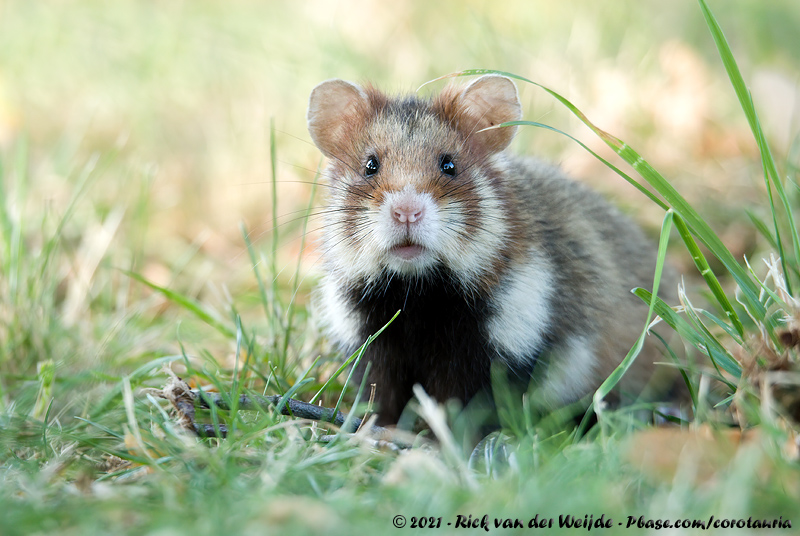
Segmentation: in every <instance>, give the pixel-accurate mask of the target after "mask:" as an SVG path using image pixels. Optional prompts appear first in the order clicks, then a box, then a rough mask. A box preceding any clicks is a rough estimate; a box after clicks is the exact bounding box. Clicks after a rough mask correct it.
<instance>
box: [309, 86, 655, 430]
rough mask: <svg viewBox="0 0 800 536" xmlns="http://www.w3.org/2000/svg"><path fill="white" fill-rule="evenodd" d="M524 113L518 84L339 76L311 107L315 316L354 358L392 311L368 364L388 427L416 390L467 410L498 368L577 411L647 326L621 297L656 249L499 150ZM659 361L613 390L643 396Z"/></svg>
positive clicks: (535, 166) (645, 276)
mask: <svg viewBox="0 0 800 536" xmlns="http://www.w3.org/2000/svg"><path fill="white" fill-rule="evenodd" d="M520 117H521V108H520V104H519V99H518V96H517V90H516V86H515V85H514V84H513V82H511V80H509V79H508V78H505V77H501V76H494V75H489V76H484V77H481V78H478V79H477V80H475V81H474V82H472V83H471V84H469V85H468V86H466V88H458V87H455V86H448V87H447V88H445V89H444V90H443V91H442V92H441V93H440V94H439V95H438V96H436V97H434V98H432V99H430V100H428V99H423V98H419V97H416V96H408V97H400V98H393V97H389V96H386V95H384V94H383V93H381V92H379V91H377V90H375V89H373V88H371V87H366V88H364V87H360V86H357V85H354V84H351V83H349V82H345V81H343V80H329V81H326V82H323V83H321V84H320V85H319V86H317V87H316V88H315V89H314V90H313V92H312V94H311V98H310V102H309V108H308V127H309V132H310V134H311V137H312V139H313V140H314V143H315V144H316V145H317V147H319V149H320V150H321V151H322V152H323V154H324V155H325V156H326V157H327V158H328V159H329V163H328V166H327V168H326V171H325V177H326V180H327V181H328V189H327V190H328V195H327V200H326V201H327V203H326V210H325V211H324V213H325V220H324V226H323V238H322V244H321V249H322V254H323V261H322V262H323V265H324V276H323V279H322V282H321V285H320V288H319V289H318V292H317V296H316V303H317V307H318V309H319V313H320V316H321V318H322V321H323V323H324V324H325V326H326V328H327V331H328V334H329V336H330V337H331V338H332V340H333V341H335V342H336V343H337V344H338V345H339V346H340V347H341V348H342V349H343V350H344V351H345V352H352V351H354V350H355V349H356V348H358V347H359V346H360V345H361V344H362V343H363V342H364V340H365V339H366V338H367V337H368V336H369V335H370V334H372V333H374V332H376V331H377V330H378V329H380V328H381V327H382V326H383V325H384V324H385V323H386V322H387V321H388V320H389V319H390V318H391V317H392V316H393V315H394V314H395V312H397V311H398V310H401V311H402V312H401V314H400V316H399V317H398V318H397V319H396V320H395V321H394V323H392V325H391V326H390V327H389V328H388V329H387V330H386V331H385V332H384V333H383V334H381V336H380V337H378V338H377V339H376V340H375V342H373V343H372V345H370V347H369V348H368V349H367V351H366V354H365V356H364V358H363V359H362V370H363V366H364V365H365V364H366V362H370V363H371V366H370V370H369V378H368V380H369V382H370V383H374V384H376V403H377V411H378V414H379V421H380V422H381V423H382V424H390V423H394V422H396V421H397V419H398V418H399V416H400V414H401V412H402V410H403V409H404V407H405V405H406V403H407V402H408V401H409V399H410V398H411V397H412V386H413V385H414V384H415V383H419V384H421V385H422V387H423V388H424V389H425V390H426V391H427V392H428V394H430V395H432V396H433V397H434V398H436V399H437V400H439V401H442V402H443V401H445V400H448V399H452V398H455V399H458V400H460V401H461V402H463V403H466V402H468V401H469V400H470V399H471V398H472V397H474V396H475V395H476V394H478V393H481V392H488V390H489V389H490V383H491V382H490V371H491V368H492V367H493V366H501V367H504V368H505V369H506V370H507V371H508V372H509V376H511V377H512V378H516V379H517V380H520V381H522V382H523V383H524V384H525V385H526V386H527V385H528V384H529V383H530V384H531V385H532V386H533V388H534V389H535V390H536V392H537V393H538V396H540V397H541V400H543V401H544V403H546V404H547V405H550V406H558V405H561V404H566V403H569V402H573V401H575V400H577V399H579V398H581V397H583V396H584V395H587V394H589V393H591V392H592V391H593V390H594V389H596V388H597V387H598V386H599V384H600V383H601V382H602V380H603V379H604V378H605V377H606V376H607V375H608V374H609V373H610V372H611V371H612V370H613V369H614V367H616V366H617V365H618V364H619V362H620V361H621V360H622V358H623V357H624V356H625V354H626V353H627V351H628V350H629V349H630V347H631V346H632V345H633V342H634V341H635V339H636V337H637V336H638V334H639V333H640V331H641V329H642V327H643V322H644V320H645V316H646V312H647V309H646V307H645V306H644V305H643V304H642V303H641V301H640V300H639V299H638V298H637V297H635V296H633V295H632V294H631V293H630V290H631V289H632V288H633V287H636V286H643V287H649V286H651V285H652V278H653V272H654V260H655V247H654V245H653V244H650V243H649V242H648V241H647V240H646V239H645V238H644V237H643V235H642V234H641V232H640V231H639V230H638V228H637V227H636V226H635V225H634V224H633V223H632V222H631V221H630V220H628V219H627V218H626V217H624V216H623V215H621V214H620V213H619V212H618V211H617V210H616V209H615V208H614V207H612V206H611V205H609V204H608V203H607V202H606V201H605V200H603V199H602V198H601V197H600V196H599V195H597V194H596V193H594V192H592V191H591V190H589V189H588V188H587V187H585V186H583V185H581V184H579V183H576V182H573V181H571V180H570V179H568V178H566V177H565V176H564V175H563V174H562V173H561V172H560V171H558V170H557V169H555V168H553V167H550V166H548V165H546V164H543V163H541V162H539V161H538V160H535V159H531V158H520V157H514V156H511V155H509V154H507V153H506V152H505V149H506V147H507V146H508V145H509V143H510V142H511V140H512V138H513V136H514V129H515V127H501V128H496V129H489V130H486V129H487V127H491V126H495V125H499V124H501V123H504V122H508V121H514V120H518V119H519V118H520ZM666 283H669V282H666ZM668 286H669V284H666V285H664V287H668ZM658 356H660V353H659V352H658V351H657V348H656V347H655V345H654V344H653V342H652V341H648V342H647V343H646V345H645V348H644V351H643V353H642V355H640V356H639V358H638V359H637V361H636V363H635V365H634V367H633V368H632V369H631V370H629V372H628V374H626V377H625V379H624V380H623V381H624V384H623V386H622V388H623V389H624V390H626V391H632V392H634V393H635V392H639V391H641V389H642V388H643V387H644V386H645V384H646V383H647V382H648V381H649V379H650V377H651V375H652V373H653V359H654V358H656V357H658Z"/></svg>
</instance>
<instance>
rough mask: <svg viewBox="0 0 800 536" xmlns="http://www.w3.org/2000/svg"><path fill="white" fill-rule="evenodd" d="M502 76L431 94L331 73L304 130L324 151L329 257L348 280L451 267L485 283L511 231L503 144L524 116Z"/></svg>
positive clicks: (373, 280)
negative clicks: (392, 93)
mask: <svg viewBox="0 0 800 536" xmlns="http://www.w3.org/2000/svg"><path fill="white" fill-rule="evenodd" d="M520 115H521V111H520V104H519V98H518V95H517V89H516V86H515V85H514V83H513V82H511V80H509V79H508V78H505V77H501V76H492V75H490V76H484V77H481V78H479V79H477V80H476V81H474V82H473V83H471V84H470V85H468V86H467V87H466V88H457V87H453V86H448V87H447V88H445V89H444V90H443V91H442V92H441V93H440V94H439V95H438V96H436V97H434V98H432V99H430V100H426V99H421V98H418V97H415V96H410V97H404V98H391V97H388V96H386V95H384V94H383V93H381V92H379V91H377V90H375V89H373V88H371V87H367V88H362V87H360V86H357V85H354V84H351V83H349V82H345V81H343V80H328V81H326V82H323V83H321V84H320V85H318V86H317V87H316V88H314V90H313V91H312V93H311V97H310V102H309V107H308V128H309V132H310V134H311V138H312V139H313V140H314V143H315V144H316V145H317V147H319V149H320V150H321V151H322V153H323V154H324V155H325V156H326V157H328V159H329V164H328V167H327V169H326V172H325V177H326V179H327V181H328V187H329V188H328V196H327V203H326V210H325V211H324V212H325V224H324V231H323V244H322V247H323V256H324V259H325V262H326V263H327V268H328V271H329V272H333V274H335V275H336V276H337V277H339V278H341V279H342V280H344V281H363V282H365V283H366V284H368V285H379V284H380V283H381V282H385V281H389V280H391V279H392V278H394V277H397V276H399V277H401V278H407V279H418V278H425V277H426V276H429V275H431V274H434V273H439V271H440V270H442V269H444V270H447V271H449V273H451V274H452V275H453V276H454V277H455V279H456V280H457V281H458V282H459V283H461V284H462V285H463V286H464V287H465V288H466V289H468V290H475V289H478V288H480V287H481V286H485V285H487V284H489V282H490V281H491V280H492V278H493V277H496V276H495V275H493V274H496V273H497V272H498V270H499V269H500V268H501V267H500V266H497V263H498V262H503V261H502V259H504V258H507V257H508V254H507V250H508V248H510V247H512V246H511V244H513V242H514V240H513V237H514V234H515V229H514V228H513V224H512V223H511V222H512V221H514V218H513V217H510V215H509V211H511V210H513V207H512V206H511V204H510V203H509V202H508V199H509V192H508V191H507V190H508V184H507V181H504V180H503V174H504V166H503V158H502V156H501V153H502V151H503V150H504V149H505V148H506V147H507V146H508V144H509V143H510V142H511V139H512V138H513V136H514V128H515V127H502V128H496V129H490V130H485V129H487V128H488V127H491V126H495V125H499V124H501V123H504V122H507V121H515V120H518V119H519V118H520Z"/></svg>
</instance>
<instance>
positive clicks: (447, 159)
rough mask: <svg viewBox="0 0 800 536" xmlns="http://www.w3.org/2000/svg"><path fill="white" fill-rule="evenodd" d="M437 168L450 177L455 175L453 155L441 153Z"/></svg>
mask: <svg viewBox="0 0 800 536" xmlns="http://www.w3.org/2000/svg"><path fill="white" fill-rule="evenodd" d="M439 169H440V170H441V172H442V173H444V174H445V175H449V176H451V177H455V176H456V165H455V163H454V162H453V157H452V156H450V155H449V154H446V155H443V156H442V158H441V160H439Z"/></svg>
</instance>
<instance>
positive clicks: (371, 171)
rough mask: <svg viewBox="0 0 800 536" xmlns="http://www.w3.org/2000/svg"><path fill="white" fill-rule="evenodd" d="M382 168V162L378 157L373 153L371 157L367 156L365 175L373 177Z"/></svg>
mask: <svg viewBox="0 0 800 536" xmlns="http://www.w3.org/2000/svg"><path fill="white" fill-rule="evenodd" d="M380 168H381V164H380V162H378V157H377V156H375V155H372V156H370V157H369V158H367V163H366V164H365V165H364V175H366V176H367V177H372V176H373V175H375V174H376V173H377V172H378V170H379V169H380Z"/></svg>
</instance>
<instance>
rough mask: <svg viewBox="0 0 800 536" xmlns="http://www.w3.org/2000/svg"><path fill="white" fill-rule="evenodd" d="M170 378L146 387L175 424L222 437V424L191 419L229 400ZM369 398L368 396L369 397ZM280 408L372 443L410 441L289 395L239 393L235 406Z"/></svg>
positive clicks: (399, 444) (284, 412)
mask: <svg viewBox="0 0 800 536" xmlns="http://www.w3.org/2000/svg"><path fill="white" fill-rule="evenodd" d="M168 373H169V375H170V379H169V380H168V381H167V383H166V385H165V386H164V388H163V389H148V391H149V392H150V393H152V394H153V395H155V396H158V397H160V398H164V399H166V400H169V401H170V402H171V403H172V406H173V407H174V408H175V411H176V413H177V414H178V422H179V424H180V425H181V426H182V427H183V428H185V429H187V430H190V431H192V432H194V433H196V434H197V435H199V436H201V437H225V436H226V435H227V434H228V428H227V426H225V425H224V424H220V425H219V426H218V427H217V426H215V425H213V424H200V423H197V422H196V421H195V415H196V411H195V409H196V407H200V408H204V409H210V408H211V407H212V406H213V407H216V408H219V409H221V410H230V409H231V407H230V404H228V402H227V401H226V400H225V398H224V397H223V396H222V395H221V394H220V393H209V392H205V391H201V390H199V389H190V388H189V385H188V384H187V383H186V382H185V381H183V379H181V378H179V377H178V376H177V375H175V374H174V373H173V372H172V371H168ZM370 398H371V397H370ZM270 406H271V407H274V408H280V413H281V415H287V416H290V417H296V418H299V419H307V420H312V421H318V422H320V423H329V424H331V425H333V426H336V427H339V428H342V427H343V426H344V425H345V423H347V429H342V432H345V433H348V434H353V433H356V432H358V435H362V436H364V437H367V436H369V437H370V438H371V439H372V440H374V441H376V443H375V444H376V445H381V444H384V443H389V442H391V443H393V444H394V446H395V447H398V448H404V447H408V446H410V444H411V441H409V440H407V439H405V438H404V437H402V434H400V435H398V433H397V432H396V431H394V430H389V429H388V428H384V427H382V426H376V425H374V424H371V422H370V423H367V422H366V421H365V420H364V419H359V418H357V417H353V418H351V419H350V420H349V421H348V419H347V414H346V413H342V412H341V411H336V412H335V413H334V410H333V408H326V407H322V406H316V405H314V404H309V403H307V402H301V401H300V400H295V399H293V398H289V399H284V397H282V396H279V395H271V396H269V395H268V396H263V395H240V396H239V403H238V409H242V410H263V409H265V408H267V407H270ZM365 432H366V433H365ZM335 437H336V435H325V436H322V438H321V440H322V441H332V440H333V439H334V438H335Z"/></svg>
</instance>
